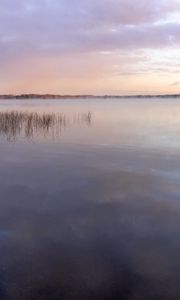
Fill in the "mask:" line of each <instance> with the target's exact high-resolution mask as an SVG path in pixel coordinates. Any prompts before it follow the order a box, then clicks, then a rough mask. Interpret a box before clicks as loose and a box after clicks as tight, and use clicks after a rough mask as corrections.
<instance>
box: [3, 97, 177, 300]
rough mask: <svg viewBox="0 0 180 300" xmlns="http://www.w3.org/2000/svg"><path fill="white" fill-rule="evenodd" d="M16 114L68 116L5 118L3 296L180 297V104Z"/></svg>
mask: <svg viewBox="0 0 180 300" xmlns="http://www.w3.org/2000/svg"><path fill="white" fill-rule="evenodd" d="M12 111H16V112H22V113H23V114H25V113H26V114H29V113H32V112H33V113H34V112H37V113H38V115H42V114H45V115H46V114H53V115H55V116H56V115H59V114H60V115H63V116H64V119H65V120H66V122H64V123H63V126H60V125H59V123H56V124H50V126H49V128H48V130H46V129H42V127H38V126H35V125H34V124H32V125H31V128H30V129H31V130H30V135H27V134H26V130H24V129H25V127H26V125H27V124H25V123H22V124H21V126H20V127H19V123H18V124H17V123H15V124H14V123H13V127H12V124H11V123H8V124H9V125H8V126H9V128H6V126H5V127H3V126H2V124H1V122H0V124H1V125H0V299H3V300H4V299H8V300H20V299H21V300H24V299H26V300H29V299H30V300H36V299H38V300H39V299H41V300H42V299H43V300H46V299H50V300H54V299H57V300H59V299H65V300H66V299H68V300H69V299H72V300H74V299H78V300H81V299H82V300H84V299H93V300H96V299H97V300H101V299H103V300H106V299H115V300H116V299H118V300H119V299H122V300H124V299H125V300H126V299H127V300H129V299H130V300H137V299H138V300H139V299H144V300H152V299H153V300H156V299H157V300H161V299H162V300H176V299H180V287H179V279H180V257H179V252H180V239H179V236H180V100H178V99H176V100H173V99H138V100H137V99H131V100H127V99H124V100H123V99H121V100H117V99H116V100H113V99H106V100H99V99H97V100H87V99H86V100H66V101H56V100H46V101H43V100H19V101H15V100H2V101H0V113H7V112H8V113H11V112H12ZM88 114H90V116H91V117H90V118H89V119H87V116H88ZM1 118H2V115H1ZM9 133H11V134H9Z"/></svg>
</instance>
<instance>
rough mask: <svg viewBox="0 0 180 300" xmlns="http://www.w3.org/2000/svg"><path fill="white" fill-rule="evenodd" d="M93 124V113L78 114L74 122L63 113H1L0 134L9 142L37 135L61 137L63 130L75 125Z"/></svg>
mask: <svg viewBox="0 0 180 300" xmlns="http://www.w3.org/2000/svg"><path fill="white" fill-rule="evenodd" d="M79 122H82V123H86V124H87V125H90V124H91V113H90V112H89V113H87V114H77V115H76V116H75V117H74V118H73V120H70V118H68V117H67V116H66V115H64V114H61V113H37V112H23V111H4V112H3V111H1V112H0V134H1V135H5V136H6V137H7V139H8V140H11V139H16V137H17V136H20V135H22V136H24V137H26V138H28V137H33V135H34V134H35V133H36V134H41V135H42V134H43V135H47V134H50V133H51V134H53V136H55V135H59V134H60V132H61V131H62V129H65V128H66V127H67V126H71V125H73V124H74V123H79Z"/></svg>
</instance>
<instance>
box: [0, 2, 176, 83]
mask: <svg viewBox="0 0 180 300" xmlns="http://www.w3.org/2000/svg"><path fill="white" fill-rule="evenodd" d="M179 10H180V1H178V0H177V1H176V0H171V1H170V0H152V1H147V0H102V1H95V0H68V1H67V0H61V1H59V0H38V1H36V0H27V1H24V0H0V24H1V26H0V64H1V74H0V76H1V77H2V76H3V75H5V76H6V74H7V76H10V77H12V75H11V74H10V73H11V72H12V66H13V65H16V66H17V65H19V71H22V73H23V70H24V68H25V69H27V67H28V68H29V67H30V62H32V66H31V67H32V68H33V67H34V68H38V69H41V67H42V61H43V64H44V65H46V68H45V67H44V68H45V69H47V68H48V67H49V65H50V64H51V63H50V62H52V65H53V68H54V69H53V70H54V71H52V68H51V67H50V69H51V72H52V73H53V72H54V73H56V74H59V73H61V72H62V71H63V73H64V74H65V73H66V74H67V76H68V74H69V76H71V75H72V74H74V73H75V72H74V71H73V70H72V68H71V67H70V66H69V63H68V61H71V62H72V60H73V62H72V65H73V66H74V67H75V68H77V67H78V68H79V70H81V71H82V72H84V69H85V66H87V69H86V70H87V73H88V71H89V73H90V74H91V73H93V70H92V68H91V67H90V65H89V64H88V62H87V60H88V59H89V57H90V56H91V55H92V56H93V59H94V62H93V66H94V72H95V70H96V69H97V68H98V70H99V69H100V70H101V72H102V73H101V75H100V74H99V72H98V74H99V76H102V77H103V76H104V74H105V73H106V72H107V70H108V74H109V73H110V72H112V75H113V74H114V69H116V68H114V65H118V66H119V65H120V64H121V65H122V69H121V70H119V71H118V72H117V73H119V74H130V73H132V72H133V74H136V73H139V72H141V71H142V70H144V71H143V72H147V71H148V69H149V67H148V63H147V62H146V63H145V65H144V67H142V66H141V68H140V69H138V68H139V61H140V60H141V62H142V63H143V61H144V55H145V54H144V53H145V52H146V51H147V50H149V49H154V50H158V49H161V50H162V51H164V50H165V49H168V51H169V49H176V48H178V47H179V42H180V23H179V22H178V21H176V20H173V18H172V16H173V14H176V15H177V13H178V11H179ZM137 51H141V52H142V53H143V54H142V55H140V57H138V59H137V56H136V54H135V57H134V59H133V62H132V56H133V55H132V54H131V52H132V53H136V52H137ZM106 52H108V53H110V55H109V58H108V60H107V57H106V60H104V58H102V59H99V58H100V57H101V56H103V53H106ZM124 52H127V57H126V59H125V60H124V62H122V60H121V58H120V57H123V55H124ZM95 54H96V55H95ZM80 55H81V57H82V59H81V58H80ZM74 56H76V58H75V57H74ZM128 58H129V59H128ZM38 60H39V63H38ZM54 60H55V61H56V62H57V63H56V65H57V66H58V67H56V66H55V64H54ZM136 60H137V62H136ZM149 60H150V59H149ZM33 61H34V62H36V65H35V64H33ZM99 61H100V62H101V63H102V64H103V65H101V66H100V63H99ZM76 62H77V63H76ZM37 64H39V66H37ZM104 64H105V66H104ZM61 66H62V68H61ZM57 68H59V69H58V70H57ZM10 70H11V71H10ZM139 70H140V71H139ZM2 72H3V73H2ZM39 73H41V72H40V71H39ZM77 73H78V71H77ZM78 74H80V72H79V73H78ZM74 76H75V74H74ZM78 76H79V75H78ZM11 80H13V79H11Z"/></svg>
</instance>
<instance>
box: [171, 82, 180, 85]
mask: <svg viewBox="0 0 180 300" xmlns="http://www.w3.org/2000/svg"><path fill="white" fill-rule="evenodd" d="M177 85H180V82H179V81H174V82H172V83H171V84H170V86H177Z"/></svg>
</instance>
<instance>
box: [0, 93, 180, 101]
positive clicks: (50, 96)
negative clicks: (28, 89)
mask: <svg viewBox="0 0 180 300" xmlns="http://www.w3.org/2000/svg"><path fill="white" fill-rule="evenodd" d="M114 98H115V99H123V98H180V94H167V95H165V94H163V95H126V96H119V95H102V96H96V95H54V94H20V95H11V94H5V95H0V100H6V99H7V100H8V99H42V100H46V99H62V100H63V99H114Z"/></svg>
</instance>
